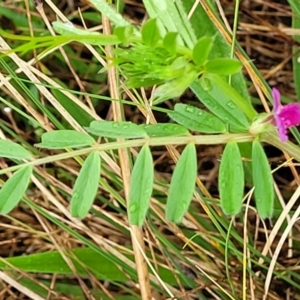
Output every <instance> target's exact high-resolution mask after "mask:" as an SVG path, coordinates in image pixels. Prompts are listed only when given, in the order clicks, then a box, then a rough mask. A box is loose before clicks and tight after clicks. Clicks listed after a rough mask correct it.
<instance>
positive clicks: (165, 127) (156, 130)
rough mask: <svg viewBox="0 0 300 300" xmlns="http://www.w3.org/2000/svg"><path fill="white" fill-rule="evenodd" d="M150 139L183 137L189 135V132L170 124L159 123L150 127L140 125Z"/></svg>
mask: <svg viewBox="0 0 300 300" xmlns="http://www.w3.org/2000/svg"><path fill="white" fill-rule="evenodd" d="M140 127H142V128H143V129H144V130H145V131H146V132H147V135H148V136H150V137H157V136H182V135H188V134H189V131H188V130H187V129H186V128H185V127H183V126H180V125H177V124H169V123H166V124H164V123H159V124H149V125H144V124H143V125H140Z"/></svg>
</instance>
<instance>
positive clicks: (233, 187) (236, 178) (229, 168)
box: [219, 141, 245, 216]
mask: <svg viewBox="0 0 300 300" xmlns="http://www.w3.org/2000/svg"><path fill="white" fill-rule="evenodd" d="M244 184H245V182H244V168H243V163H242V158H241V154H240V150H239V147H238V145H237V143H236V142H235V141H230V142H229V143H227V145H226V147H225V150H224V152H223V155H222V159H221V164H220V169H219V191H220V198H221V207H222V210H223V212H224V213H225V214H226V215H229V216H233V215H235V214H237V213H239V212H240V210H241V207H242V203H243V195H244Z"/></svg>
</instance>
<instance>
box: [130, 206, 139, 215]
mask: <svg viewBox="0 0 300 300" xmlns="http://www.w3.org/2000/svg"><path fill="white" fill-rule="evenodd" d="M137 209H138V206H137V205H136V204H135V203H133V204H131V205H130V208H129V212H130V213H132V214H133V213H135V212H136V211H137Z"/></svg>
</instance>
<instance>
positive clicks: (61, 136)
mask: <svg viewBox="0 0 300 300" xmlns="http://www.w3.org/2000/svg"><path fill="white" fill-rule="evenodd" d="M94 143H95V140H94V139H93V138H92V137H91V136H89V135H88V134H86V133H83V132H78V131H75V130H53V131H49V132H46V133H44V134H42V142H41V143H39V144H35V146H36V147H39V148H47V149H65V148H79V147H85V146H90V145H92V144H94Z"/></svg>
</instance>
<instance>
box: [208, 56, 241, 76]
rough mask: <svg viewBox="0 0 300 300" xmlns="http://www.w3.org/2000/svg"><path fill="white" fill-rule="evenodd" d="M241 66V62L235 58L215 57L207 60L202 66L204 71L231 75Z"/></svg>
mask: <svg viewBox="0 0 300 300" xmlns="http://www.w3.org/2000/svg"><path fill="white" fill-rule="evenodd" d="M241 68H242V63H241V62H240V61H239V60H236V59H230V58H215V59H212V60H209V61H208V62H207V63H206V64H205V66H204V72H205V73H212V74H218V75H231V74H235V73H237V72H239V71H240V70H241Z"/></svg>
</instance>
